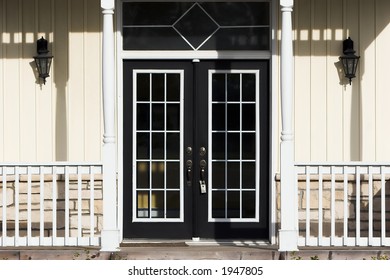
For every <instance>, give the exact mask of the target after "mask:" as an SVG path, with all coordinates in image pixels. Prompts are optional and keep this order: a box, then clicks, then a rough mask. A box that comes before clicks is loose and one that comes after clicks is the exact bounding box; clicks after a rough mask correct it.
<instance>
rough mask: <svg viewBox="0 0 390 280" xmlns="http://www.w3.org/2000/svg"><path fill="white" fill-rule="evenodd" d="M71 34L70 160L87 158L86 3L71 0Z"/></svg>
mask: <svg viewBox="0 0 390 280" xmlns="http://www.w3.org/2000/svg"><path fill="white" fill-rule="evenodd" d="M70 3H71V15H70V20H71V22H70V27H71V30H70V34H69V63H70V64H69V93H68V94H69V103H68V106H69V116H68V117H69V160H74V161H80V160H81V161H82V160H84V158H85V154H84V152H85V149H84V144H85V134H84V129H85V128H84V110H85V104H84V81H83V80H84V71H85V65H84V54H85V53H84V51H85V42H84V40H85V38H84V1H80V0H70Z"/></svg>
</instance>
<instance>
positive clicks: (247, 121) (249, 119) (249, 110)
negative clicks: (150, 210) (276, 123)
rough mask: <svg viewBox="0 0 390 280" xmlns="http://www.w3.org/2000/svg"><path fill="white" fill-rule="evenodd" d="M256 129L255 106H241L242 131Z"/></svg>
mask: <svg viewBox="0 0 390 280" xmlns="http://www.w3.org/2000/svg"><path fill="white" fill-rule="evenodd" d="M255 129H256V105H255V104H242V130H251V131H254V130H255Z"/></svg>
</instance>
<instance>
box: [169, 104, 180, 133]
mask: <svg viewBox="0 0 390 280" xmlns="http://www.w3.org/2000/svg"><path fill="white" fill-rule="evenodd" d="M167 130H180V104H167Z"/></svg>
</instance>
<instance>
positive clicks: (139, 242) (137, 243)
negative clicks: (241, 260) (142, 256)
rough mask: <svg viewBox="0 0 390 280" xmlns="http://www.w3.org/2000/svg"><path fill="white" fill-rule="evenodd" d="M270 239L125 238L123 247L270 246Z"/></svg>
mask: <svg viewBox="0 0 390 280" xmlns="http://www.w3.org/2000/svg"><path fill="white" fill-rule="evenodd" d="M270 245H271V243H270V242H269V241H268V240H229V239H222V240H216V239H198V238H193V239H192V240H188V239H185V240H166V239H124V240H123V241H122V243H121V247H143V246H144V247H153V246H156V247H159V246H161V247H166V246H169V247H171V246H172V247H180V246H246V247H249V246H270Z"/></svg>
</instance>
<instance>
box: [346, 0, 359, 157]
mask: <svg viewBox="0 0 390 280" xmlns="http://www.w3.org/2000/svg"><path fill="white" fill-rule="evenodd" d="M344 1H345V2H346V5H345V6H344V7H345V9H346V10H345V15H344V16H345V17H346V18H345V27H344V29H345V31H346V32H345V33H346V34H345V38H344V39H346V38H347V37H348V36H350V37H351V39H352V40H354V42H355V46H354V48H355V51H356V54H357V55H359V54H360V46H359V41H360V40H359V39H360V36H359V5H358V2H357V1H356V0H344ZM359 75H360V74H359V70H358V71H357V72H356V76H357V77H359ZM346 82H347V81H346ZM343 94H344V104H345V106H344V117H345V123H346V124H348V125H349V126H350V128H348V129H347V128H346V130H345V137H346V139H347V147H346V149H348V147H349V152H350V158H346V160H353V161H359V160H360V158H361V156H360V150H361V148H360V79H359V78H357V79H353V81H352V85H349V83H348V84H347V85H345V86H344V93H343ZM348 136H349V137H350V138H349V137H348Z"/></svg>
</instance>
